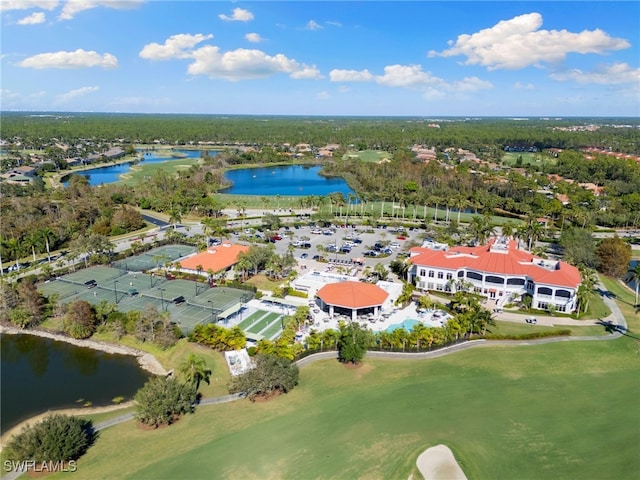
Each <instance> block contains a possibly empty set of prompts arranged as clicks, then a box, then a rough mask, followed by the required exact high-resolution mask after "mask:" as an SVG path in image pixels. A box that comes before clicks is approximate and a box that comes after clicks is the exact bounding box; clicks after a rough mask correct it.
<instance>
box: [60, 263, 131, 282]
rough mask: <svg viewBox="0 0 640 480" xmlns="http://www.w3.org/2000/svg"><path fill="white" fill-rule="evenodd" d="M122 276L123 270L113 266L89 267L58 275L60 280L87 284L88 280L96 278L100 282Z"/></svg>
mask: <svg viewBox="0 0 640 480" xmlns="http://www.w3.org/2000/svg"><path fill="white" fill-rule="evenodd" d="M121 276H122V271H120V270H119V269H117V268H112V267H103V266H99V267H89V268H85V269H82V270H78V271H77V272H72V273H68V274H67V275H63V276H61V277H58V279H59V280H62V281H63V282H68V283H75V284H77V285H82V286H85V285H86V284H87V282H90V281H91V280H95V281H96V282H97V283H98V284H100V283H104V282H108V281H110V280H114V279H117V278H118V277H121Z"/></svg>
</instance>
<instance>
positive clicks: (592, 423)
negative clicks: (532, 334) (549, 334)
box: [53, 338, 640, 479]
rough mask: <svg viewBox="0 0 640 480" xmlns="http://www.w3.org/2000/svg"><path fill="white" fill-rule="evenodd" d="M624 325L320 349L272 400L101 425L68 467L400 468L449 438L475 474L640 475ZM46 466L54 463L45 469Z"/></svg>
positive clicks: (129, 472)
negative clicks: (157, 420) (341, 359)
mask: <svg viewBox="0 0 640 480" xmlns="http://www.w3.org/2000/svg"><path fill="white" fill-rule="evenodd" d="M637 352H638V345H637V343H636V341H634V340H633V339H630V338H622V339H618V340H613V341H601V342H561V343H554V344H546V345H535V346H528V347H522V346H519V347H515V346H508V345H504V346H501V347H488V348H477V349H473V350H469V351H464V352H459V353H456V354H454V355H450V356H446V357H442V358H439V359H434V360H421V361H415V360H414V361H386V360H378V359H368V360H367V361H366V362H365V364H364V365H363V366H362V367H361V368H358V369H346V368H344V367H343V366H342V365H340V364H338V363H337V362H335V361H332V360H328V361H323V362H319V363H316V364H313V365H310V366H307V367H305V368H303V369H302V371H301V378H300V385H299V387H298V388H296V389H295V390H294V391H292V392H291V393H290V394H288V395H285V396H281V397H278V398H276V399H274V400H272V401H270V402H267V403H251V402H249V401H247V400H242V401H239V402H234V403H231V404H223V405H216V406H202V407H199V408H198V411H197V412H196V413H195V414H194V415H189V416H187V417H185V418H183V419H181V420H180V421H179V422H177V423H176V424H175V425H174V426H171V427H170V428H164V429H160V430H156V431H143V430H140V429H138V428H137V427H136V425H135V423H134V422H126V423H123V424H120V425H118V426H115V427H111V428H108V429H106V430H104V431H102V432H101V434H100V438H99V440H98V442H97V444H96V445H95V446H94V447H92V448H91V449H90V450H89V452H88V453H87V454H86V455H85V456H84V457H83V458H81V459H80V461H79V466H78V472H76V473H75V474H74V478H77V479H82V478H91V479H93V478H110V479H111V478H189V479H196V478H260V479H263V478H274V479H275V478H287V479H288V478H304V479H308V478H337V479H343V478H381V479H386V478H398V479H399V478H408V476H409V475H410V474H411V473H412V472H414V471H415V468H414V464H415V460H416V458H417V456H418V455H419V453H420V452H422V451H423V450H424V449H425V448H427V447H429V446H433V445H436V444H439V443H444V444H446V445H448V446H449V447H450V448H451V449H452V450H453V452H454V454H455V455H456V458H458V459H459V461H460V462H461V466H462V468H463V470H464V471H465V473H466V474H467V476H468V478H471V479H476V478H478V479H485V478H486V479H514V478H518V479H540V478H554V479H563V478H567V479H569V478H580V479H602V478H616V479H626V478H629V479H631V478H637V474H638V472H639V471H640V456H638V449H637V446H638V442H639V441H640V429H639V425H640V409H638V408H637V399H638V397H639V395H640V382H639V381H638V367H639V366H640V365H639V364H640V355H638V353H637ZM53 478H55V477H53Z"/></svg>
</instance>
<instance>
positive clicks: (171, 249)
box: [114, 245, 197, 272]
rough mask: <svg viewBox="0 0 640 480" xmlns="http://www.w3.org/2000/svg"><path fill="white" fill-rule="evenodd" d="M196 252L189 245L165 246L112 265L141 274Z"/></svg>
mask: <svg viewBox="0 0 640 480" xmlns="http://www.w3.org/2000/svg"><path fill="white" fill-rule="evenodd" d="M196 251H197V248H196V247H192V246H191V245H165V246H162V247H157V248H154V249H152V250H149V251H148V252H145V253H142V254H140V255H136V256H134V257H129V258H125V259H123V260H117V261H115V262H114V265H115V266H116V267H117V268H120V269H122V270H125V271H127V272H143V271H146V270H152V269H154V268H159V267H164V266H165V265H166V264H167V263H168V262H173V261H175V260H177V259H179V258H182V257H185V256H187V255H190V254H192V253H195V252H196Z"/></svg>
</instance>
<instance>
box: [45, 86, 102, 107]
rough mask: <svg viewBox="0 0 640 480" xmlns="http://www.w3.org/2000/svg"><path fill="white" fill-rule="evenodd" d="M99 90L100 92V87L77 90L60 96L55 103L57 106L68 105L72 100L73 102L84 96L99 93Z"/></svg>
mask: <svg viewBox="0 0 640 480" xmlns="http://www.w3.org/2000/svg"><path fill="white" fill-rule="evenodd" d="M98 90H100V87H97V86H93V87H82V88H76V89H75V90H70V91H68V92H67V93H62V94H60V95H58V96H57V97H56V98H55V100H54V102H55V104H61V103H67V102H69V101H70V100H73V99H75V98H78V97H83V96H84V95H88V94H90V93H93V92H97V91H98Z"/></svg>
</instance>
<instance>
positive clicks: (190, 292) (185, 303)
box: [38, 247, 253, 334]
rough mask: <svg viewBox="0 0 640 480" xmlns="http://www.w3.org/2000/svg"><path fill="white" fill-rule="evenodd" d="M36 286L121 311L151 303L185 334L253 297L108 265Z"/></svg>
mask: <svg viewBox="0 0 640 480" xmlns="http://www.w3.org/2000/svg"><path fill="white" fill-rule="evenodd" d="M187 249H188V250H193V247H188V248H187V247H185V248H182V249H179V253H180V254H182V253H184V252H185V251H187ZM170 252H171V250H170ZM173 253H174V254H177V253H178V250H175V251H174V252H173ZM38 288H39V289H40V291H41V292H42V293H43V295H45V296H51V295H59V298H60V300H61V301H63V302H64V303H69V302H72V301H74V300H76V299H78V300H85V301H87V302H89V303H91V304H92V305H95V304H98V303H100V302H101V301H105V300H106V301H108V302H111V303H115V304H116V305H117V308H118V310H120V311H122V312H129V311H136V310H137V311H142V310H145V309H146V308H147V307H148V306H149V305H151V306H153V307H155V308H156V309H157V310H158V311H159V312H168V313H169V314H170V315H171V320H172V321H174V322H176V324H178V325H179V326H180V328H181V329H182V331H183V332H184V333H185V334H187V333H189V332H190V331H191V330H192V329H193V327H194V326H196V325H198V324H201V323H207V322H210V321H212V319H213V320H216V321H217V320H220V319H222V318H224V317H226V316H229V315H231V314H233V313H235V312H237V311H238V310H240V308H241V306H242V305H243V304H244V303H246V302H248V301H249V300H251V299H252V298H253V294H252V293H251V292H248V291H246V290H241V289H236V288H229V287H216V288H210V287H209V285H208V284H206V283H203V282H193V281H189V280H181V279H176V280H167V279H166V278H165V277H164V276H161V275H152V274H145V273H142V272H128V273H127V272H125V271H124V270H123V269H118V268H112V267H91V268H87V269H84V270H81V271H78V272H73V273H70V274H68V275H64V276H61V277H59V278H58V279H56V280H50V281H48V282H44V283H42V284H40V285H39V287H38ZM180 297H182V298H181V299H180ZM180 300H182V301H180Z"/></svg>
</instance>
